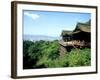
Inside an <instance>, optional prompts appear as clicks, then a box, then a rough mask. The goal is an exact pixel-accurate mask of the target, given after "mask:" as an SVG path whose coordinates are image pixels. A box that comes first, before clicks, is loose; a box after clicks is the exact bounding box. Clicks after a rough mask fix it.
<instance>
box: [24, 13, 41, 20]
mask: <svg viewBox="0 0 100 80" xmlns="http://www.w3.org/2000/svg"><path fill="white" fill-rule="evenodd" d="M24 15H26V16H28V17H30V18H32V19H33V20H36V19H38V18H39V17H40V16H39V15H38V14H33V13H29V12H25V13H24Z"/></svg>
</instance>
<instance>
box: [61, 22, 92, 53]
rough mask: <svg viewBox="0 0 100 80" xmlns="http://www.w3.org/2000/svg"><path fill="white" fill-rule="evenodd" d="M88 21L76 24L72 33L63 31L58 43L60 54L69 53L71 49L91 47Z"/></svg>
mask: <svg viewBox="0 0 100 80" xmlns="http://www.w3.org/2000/svg"><path fill="white" fill-rule="evenodd" d="M90 26H91V25H90V20H89V21H88V22H86V23H77V25H76V28H75V29H74V30H73V31H67V30H63V31H62V33H61V36H62V40H60V41H59V44H60V45H61V47H60V53H61V54H65V53H66V52H70V51H71V49H72V48H85V47H88V48H90V47H91V29H90Z"/></svg>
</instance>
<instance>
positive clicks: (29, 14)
mask: <svg viewBox="0 0 100 80" xmlns="http://www.w3.org/2000/svg"><path fill="white" fill-rule="evenodd" d="M89 19H91V14H90V13H75V12H51V11H29V10H24V11H23V34H24V35H45V36H52V37H58V36H60V35H61V32H62V30H74V29H75V27H76V25H77V22H82V23H84V22H87V21H88V20H89Z"/></svg>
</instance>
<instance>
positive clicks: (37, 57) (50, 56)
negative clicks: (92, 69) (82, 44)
mask: <svg viewBox="0 0 100 80" xmlns="http://www.w3.org/2000/svg"><path fill="white" fill-rule="evenodd" d="M59 48H60V45H59V43H58V40H55V41H43V40H40V41H35V42H33V41H23V69H34V68H55V67H76V66H90V65H91V53H90V49H89V48H84V49H78V51H77V50H76V49H72V50H71V52H67V53H65V54H64V55H62V56H60V55H59Z"/></svg>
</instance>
